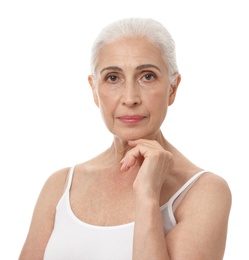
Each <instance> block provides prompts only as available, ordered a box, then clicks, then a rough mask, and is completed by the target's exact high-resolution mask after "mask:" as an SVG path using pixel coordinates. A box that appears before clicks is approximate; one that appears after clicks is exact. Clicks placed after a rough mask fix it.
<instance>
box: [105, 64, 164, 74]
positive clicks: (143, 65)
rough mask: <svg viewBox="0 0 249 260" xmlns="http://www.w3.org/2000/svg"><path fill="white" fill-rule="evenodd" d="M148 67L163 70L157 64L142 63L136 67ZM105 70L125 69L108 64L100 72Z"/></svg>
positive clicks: (141, 68)
mask: <svg viewBox="0 0 249 260" xmlns="http://www.w3.org/2000/svg"><path fill="white" fill-rule="evenodd" d="M148 68H155V69H157V70H158V71H161V70H160V69H159V68H158V67H157V66H155V65H153V64H142V65H139V66H137V67H136V70H143V69H148ZM105 70H114V71H123V70H122V69H121V68H120V67H118V66H108V67H106V68H103V69H102V70H101V71H100V73H103V72H104V71H105Z"/></svg>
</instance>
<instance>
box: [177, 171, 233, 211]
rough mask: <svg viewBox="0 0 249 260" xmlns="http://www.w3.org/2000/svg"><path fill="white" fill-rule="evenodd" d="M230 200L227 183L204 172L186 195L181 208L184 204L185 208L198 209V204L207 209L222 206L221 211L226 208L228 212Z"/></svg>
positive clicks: (216, 176)
mask: <svg viewBox="0 0 249 260" xmlns="http://www.w3.org/2000/svg"><path fill="white" fill-rule="evenodd" d="M231 200H232V195H231V190H230V188H229V185H228V183H227V181H226V180H225V179H224V178H222V177H221V176H219V175H217V174H214V173H211V172H206V173H204V174H203V175H202V176H200V177H199V179H198V180H197V181H196V183H195V184H194V185H193V186H192V188H191V189H190V190H189V192H188V193H187V194H186V197H185V199H184V201H183V202H184V203H183V205H182V206H183V207H184V204H186V205H185V206H190V204H192V205H193V206H197V205H198V207H200V204H202V205H203V203H205V205H206V207H208V208H210V207H212V205H213V207H215V206H216V207H217V206H221V205H222V208H223V209H225V207H226V209H227V211H229V210H230V206H231ZM191 208H192V207H191Z"/></svg>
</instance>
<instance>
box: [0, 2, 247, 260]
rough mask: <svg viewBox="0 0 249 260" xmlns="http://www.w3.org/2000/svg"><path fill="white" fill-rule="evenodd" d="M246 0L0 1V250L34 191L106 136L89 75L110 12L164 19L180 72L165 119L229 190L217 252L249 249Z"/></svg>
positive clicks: (21, 226) (5, 255) (16, 231)
mask: <svg viewBox="0 0 249 260" xmlns="http://www.w3.org/2000/svg"><path fill="white" fill-rule="evenodd" d="M246 2H247V1H246V0H245V1H242V0H236V1H235V0H234V1H229V0H227V1H225V0H224V1H222V0H220V1H219V0H214V1H199V0H196V1H194V0H189V1H185V0H181V1H180V0H172V1H167V0H165V1H162V0H161V1H160V0H153V1H145V0H143V1H140V0H136V1H118V0H115V1H114V0H105V1H96V0H91V1H73V0H71V1H63V0H60V1H55V0H49V1H48V0H43V1H35V0H30V1H28V0H22V1H17V0H16V1H11V0H3V1H1V3H0V37H1V39H0V124H1V125H0V166H1V182H0V183H1V188H0V209H1V215H0V218H1V219H0V238H1V250H0V259H6V260H8V259H10V260H11V259H17V258H18V255H19V253H20V250H21V247H22V245H23V243H24V240H25V237H26V234H27V232H28V227H29V224H30V219H31V216H32V212H33V208H34V205H35V202H36V199H37V197H38V194H39V192H40V190H41V188H42V185H43V184H44V182H45V180H46V179H47V178H48V176H49V175H50V174H51V173H53V172H54V171H56V170H58V169H60V168H64V167H67V166H71V165H73V164H75V163H79V162H81V161H84V160H87V159H89V158H90V157H92V156H94V155H96V154H98V153H99V152H101V151H102V150H104V149H105V148H107V146H109V145H110V143H111V140H112V136H111V135H110V134H109V132H108V131H107V130H106V129H105V127H104V124H103V122H102V119H101V117H100V115H99V111H98V109H97V108H96V107H95V105H94V103H93V101H92V95H91V90H90V87H89V86H88V82H87V75H88V74H89V53H90V47H91V44H92V42H93V40H94V38H95V36H96V35H97V33H98V32H99V30H100V29H101V28H102V27H103V26H104V25H106V24H107V23H109V22H112V21H114V20H116V19H120V18H124V17H131V16H135V17H136V16H140V17H151V18H155V19H157V20H159V21H160V22H162V23H163V24H164V25H165V26H166V27H167V28H168V30H169V31H170V32H171V34H172V36H173V38H174V39H175V42H176V48H177V60H178V65H179V69H180V72H181V74H182V82H181V85H180V88H179V92H178V96H177V99H176V102H175V103H174V105H173V106H172V107H170V109H169V114H168V117H167V120H166V122H165V124H164V125H163V127H162V130H163V132H164V134H165V136H166V137H167V138H168V139H169V141H170V142H172V143H173V144H174V145H175V146H176V147H177V148H178V149H179V150H181V151H182V152H183V153H184V154H185V155H186V156H187V157H189V158H190V159H191V160H192V161H193V162H195V163H196V164H198V165H199V166H201V167H203V168H205V169H208V170H211V171H214V172H215V173H217V174H219V175H221V176H222V177H224V178H225V179H226V180H227V182H228V183H229V185H230V188H231V190H232V193H233V206H232V211H231V215H230V222H229V233H228V240H227V248H226V254H225V258H224V259H225V260H234V259H249V251H248V231H249V224H248V223H249V221H248V219H249V211H248V209H247V207H248V201H247V200H248V198H249V191H248V190H249V188H248V184H247V179H248V178H247V176H248V172H249V167H248V155H249V153H248V149H247V147H248V145H249V138H248V131H249V127H248V112H249V105H248V88H249V80H248V69H249V66H248V61H249V51H248V48H249V47H248V46H249V39H248V38H249V37H248V34H249V29H248V26H249V16H248V8H247V6H246Z"/></svg>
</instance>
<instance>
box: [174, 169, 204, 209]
mask: <svg viewBox="0 0 249 260" xmlns="http://www.w3.org/2000/svg"><path fill="white" fill-rule="evenodd" d="M205 172H207V171H204V170H203V171H200V172H198V173H196V174H195V175H194V176H192V177H191V178H190V179H189V180H188V181H187V182H186V183H185V184H184V185H183V186H182V187H181V188H180V189H179V190H178V191H177V192H176V193H175V194H174V195H173V196H172V197H171V198H170V200H169V204H171V205H173V203H174V202H175V203H174V205H173V206H174V208H173V211H174V210H175V209H176V208H177V206H178V205H179V204H180V202H181V200H182V198H183V197H184V196H185V195H186V193H187V192H188V191H189V189H190V188H191V187H192V185H193V184H194V183H195V182H196V181H197V180H198V178H199V177H200V176H201V175H202V174H203V173H205ZM178 197H179V199H178V200H176V199H177V198H178Z"/></svg>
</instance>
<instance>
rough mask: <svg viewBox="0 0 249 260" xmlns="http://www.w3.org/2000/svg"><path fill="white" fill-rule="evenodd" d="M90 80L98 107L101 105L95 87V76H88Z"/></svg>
mask: <svg viewBox="0 0 249 260" xmlns="http://www.w3.org/2000/svg"><path fill="white" fill-rule="evenodd" d="M88 82H89V85H90V86H91V89H92V94H93V99H94V103H95V104H96V105H97V107H99V101H98V96H97V93H96V87H95V84H94V78H93V76H92V75H89V76H88Z"/></svg>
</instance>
